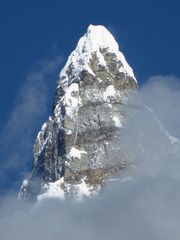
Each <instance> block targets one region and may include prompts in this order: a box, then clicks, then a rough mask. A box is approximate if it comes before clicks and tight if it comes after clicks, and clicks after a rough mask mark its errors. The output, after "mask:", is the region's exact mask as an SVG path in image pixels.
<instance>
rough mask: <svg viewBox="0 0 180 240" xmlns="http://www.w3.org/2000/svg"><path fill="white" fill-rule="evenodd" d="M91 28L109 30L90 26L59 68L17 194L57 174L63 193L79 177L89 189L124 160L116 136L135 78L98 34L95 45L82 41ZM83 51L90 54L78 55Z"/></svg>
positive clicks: (29, 192)
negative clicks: (27, 172) (52, 100)
mask: <svg viewBox="0 0 180 240" xmlns="http://www.w3.org/2000/svg"><path fill="white" fill-rule="evenodd" d="M102 29H103V30H102ZM94 30H96V31H97V32H98V31H106V32H107V33H106V34H109V35H110V33H109V32H108V31H107V30H106V29H105V28H104V27H102V26H97V27H94V26H90V27H89V29H88V32H87V34H86V35H85V36H84V37H83V38H84V39H83V38H82V39H81V40H80V42H79V43H78V46H79V47H78V46H77V48H76V50H75V51H74V52H73V53H72V54H71V56H70V58H69V60H68V62H67V64H66V66H65V68H64V69H63V70H62V72H61V74H60V80H59V83H58V86H57V89H56V95H55V103H54V108H53V113H52V115H51V116H50V117H49V119H48V121H47V122H46V123H45V124H44V125H43V126H42V129H41V131H40V132H39V134H38V136H37V139H36V142H35V145H34V163H33V169H32V174H31V176H30V178H29V179H28V181H25V183H24V184H23V185H22V187H21V191H20V194H19V196H20V198H36V197H37V196H38V195H39V194H43V193H44V194H46V192H47V191H48V189H49V183H50V182H56V181H59V179H63V180H62V181H61V184H60V185H58V187H59V188H60V191H63V193H64V194H65V195H68V194H75V193H77V191H78V190H77V189H76V185H77V186H78V184H81V183H82V181H84V183H85V184H86V188H87V189H88V191H89V192H93V190H96V189H98V188H99V186H101V185H102V184H103V182H104V179H105V178H107V177H109V176H111V175H114V174H115V173H117V171H119V170H120V169H121V168H123V167H124V166H125V165H126V161H127V157H126V155H125V154H124V153H123V152H122V151H121V149H120V146H119V141H120V136H121V128H122V126H123V124H124V122H125V121H126V119H127V117H128V114H129V112H130V108H129V107H128V104H127V99H128V98H129V96H130V95H131V94H132V93H133V92H134V91H135V90H136V88H137V82H136V79H135V77H134V75H132V73H129V72H128V71H127V69H126V68H125V67H124V61H125V59H124V56H123V55H122V58H121V56H119V55H118V54H116V51H113V50H112V49H111V48H110V47H109V46H108V44H107V46H106V47H104V45H103V44H102V45H103V46H101V41H100V40H101V39H99V40H97V39H95V40H96V41H99V42H98V49H97V50H93V51H91V50H89V49H88V48H87V47H86V44H87V42H88V41H90V40H88V37H89V38H90V39H91V41H93V40H92V39H93V36H90V35H92V32H93V31H94ZM110 36H111V35H110ZM111 37H112V36H111ZM94 38H95V37H94ZM83 40H84V42H83ZM114 41H115V40H114ZM115 43H116V42H115ZM83 44H84V45H83ZM89 44H90V45H91V44H94V43H91V42H90V43H89ZM116 44H117V43H116ZM81 45H83V46H84V48H83V47H82V49H83V50H82V49H81ZM89 51H91V52H90V53H89ZM77 52H78V54H77ZM86 52H87V54H89V55H90V57H89V58H87V57H86V55H87V54H86V55H85V57H83V54H85V53H86ZM120 54H122V53H120ZM74 55H77V56H78V57H77V58H76V59H75V60H74V59H73V56H74ZM81 56H82V57H81ZM102 59H103V60H102ZM81 62H82V63H81ZM126 64H127V63H126ZM127 65H128V64H127ZM83 66H85V67H83ZM128 67H129V66H128ZM129 68H130V67H129ZM57 191H58V190H57ZM85 195H86V194H85ZM63 196H64V195H63Z"/></svg>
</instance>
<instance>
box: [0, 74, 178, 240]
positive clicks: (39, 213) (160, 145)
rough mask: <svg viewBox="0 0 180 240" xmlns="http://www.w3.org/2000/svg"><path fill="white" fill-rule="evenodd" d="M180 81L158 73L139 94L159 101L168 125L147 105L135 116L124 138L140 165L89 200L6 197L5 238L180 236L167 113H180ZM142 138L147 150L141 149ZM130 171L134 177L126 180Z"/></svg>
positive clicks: (0, 223) (0, 220)
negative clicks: (34, 201) (37, 201)
mask: <svg viewBox="0 0 180 240" xmlns="http://www.w3.org/2000/svg"><path fill="white" fill-rule="evenodd" d="M167 78H168V79H169V80H168V81H170V85H169V84H167ZM178 81H179V80H178V79H175V78H172V77H170V78H169V77H163V76H161V77H154V78H152V79H151V80H150V81H149V82H148V83H147V85H145V86H144V87H142V89H141V90H140V96H138V97H137V98H136V99H134V102H133V103H135V104H137V102H138V104H140V105H142V98H143V99H144V100H146V102H148V105H149V106H151V107H152V106H155V113H156V115H157V116H159V118H160V120H161V121H162V128H161V127H160V128H158V126H159V125H158V124H157V122H156V121H154V120H155V119H154V115H153V114H151V112H149V111H148V110H147V109H146V108H145V109H143V110H142V111H137V113H136V114H133V115H132V118H130V119H129V121H128V123H127V125H126V129H125V130H124V134H122V139H121V144H123V145H124V147H125V148H127V150H128V151H129V153H133V154H134V155H133V159H134V162H133V163H135V164H136V167H133V166H132V167H129V168H127V169H126V170H123V171H122V172H120V175H119V178H120V180H119V181H115V182H110V183H108V186H106V188H105V189H104V191H103V192H102V193H100V194H99V196H96V197H94V198H93V199H91V200H85V201H84V202H72V201H70V200H66V201H60V200H57V201H56V200H51V201H44V202H41V205H36V206H34V207H32V208H31V206H30V205H29V204H28V203H27V205H24V206H22V203H21V202H20V203H15V201H13V200H12V199H11V198H10V199H9V200H7V198H6V199H5V200H4V202H1V208H0V238H1V239H2V240H11V239H13V240H24V239H26V240H38V239H43V240H49V239H53V240H56V239H57V240H59V239H67V240H69V239H74V240H76V239H78V240H81V239H82V240H84V239H86V240H92V239H93V240H101V239H103V240H109V239H112V240H116V239H117V240H119V239H123V240H135V239H137V240H144V239H146V240H152V239H153V240H169V239H173V240H179V236H180V229H179V222H180V213H179V201H180V190H179V181H180V172H179V169H180V161H179V155H180V152H179V148H177V149H176V148H174V152H173V154H172V153H171V152H170V151H169V150H170V149H169V148H168V147H167V146H169V144H170V143H168V145H167V141H168V137H167V136H166V133H164V130H163V125H165V124H166V122H165V121H166V118H167V117H168V116H170V118H172V119H173V118H175V119H174V121H173V122H176V117H177V116H178V114H179V113H180V111H179V110H180V109H179V107H177V106H176V104H175V102H176V98H175V100H174V96H176V97H177V98H178V96H179V95H180V91H179V88H178V87H177V85H176V84H179V83H178ZM167 96H168V97H167ZM174 104H175V105H174ZM166 108H167V109H168V115H166V114H165V113H166V112H164V111H165V110H166ZM162 109H163V111H162ZM161 111H162V112H161ZM167 126H168V130H170V131H172V132H176V130H178V127H179V124H178V122H176V124H174V125H173V126H171V124H170V122H169V125H168V124H167ZM161 130H162V132H163V134H162V135H161V133H160V132H161ZM139 131H140V132H139ZM138 142H141V144H142V145H141V147H142V148H143V149H144V151H143V150H142V149H141V150H142V151H137V150H138V147H139V146H138V145H137V143H138ZM124 177H126V179H127V177H128V178H129V179H132V180H131V181H121V180H123V178H124Z"/></svg>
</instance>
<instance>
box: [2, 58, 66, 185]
mask: <svg viewBox="0 0 180 240" xmlns="http://www.w3.org/2000/svg"><path fill="white" fill-rule="evenodd" d="M61 62H62V58H61V56H55V57H53V58H51V59H48V60H43V61H40V62H39V63H38V64H37V65H36V66H35V68H34V69H33V70H32V71H30V72H29V74H28V75H27V78H26V80H25V82H24V84H23V85H22V88H21V89H20V92H19V93H18V95H17V99H16V103H15V106H14V109H13V111H12V113H11V115H10V118H9V120H8V122H7V124H6V126H5V128H4V130H3V132H2V133H1V135H0V142H1V146H0V150H1V170H0V180H1V183H2V180H3V181H7V180H8V178H9V177H8V174H11V177H13V174H16V173H15V172H17V171H18V172H21V171H24V170H25V168H26V165H27V163H29V162H30V159H31V158H32V146H33V141H34V137H35V132H36V131H37V127H39V125H40V121H42V119H43V118H45V116H46V115H47V109H48V100H49V99H50V97H49V93H50V90H51V88H52V87H53V88H54V86H55V84H54V82H55V81H56V78H57V77H58V71H57V70H59V67H60V64H61ZM55 74H56V75H55ZM52 82H53V84H52ZM35 129H36V131H35Z"/></svg>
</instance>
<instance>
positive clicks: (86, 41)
mask: <svg viewBox="0 0 180 240" xmlns="http://www.w3.org/2000/svg"><path fill="white" fill-rule="evenodd" d="M103 50H105V51H106V52H108V53H111V54H113V55H114V57H115V59H116V60H117V61H119V62H121V64H120V67H119V72H123V73H125V74H126V75H127V76H129V77H132V78H134V79H135V76H134V73H133V70H132V68H131V67H130V66H129V64H128V63H127V61H126V59H125V57H124V55H123V53H122V52H121V51H119V46H118V43H117V42H116V40H115V38H114V37H113V35H112V34H111V33H110V32H109V31H108V30H107V29H106V28H105V27H104V26H102V25H97V26H94V25H89V27H88V29H87V32H86V33H85V35H84V36H83V37H81V38H80V40H79V41H78V44H77V46H76V49H75V50H74V51H73V52H72V53H71V54H70V56H69V58H68V61H67V63H66V65H65V67H64V68H63V69H62V71H61V73H60V79H61V81H62V82H63V83H64V84H65V85H69V75H68V73H67V72H68V71H67V70H68V69H69V68H71V70H72V72H71V75H73V76H74V78H77V76H78V75H79V74H80V73H81V72H82V71H83V70H86V71H88V72H89V73H90V74H92V75H95V74H94V72H93V70H92V68H91V67H90V61H91V60H92V58H93V55H94V54H95V55H96V58H97V61H98V65H99V66H103V67H105V68H107V63H106V59H105V57H104V55H103V53H102V51H103ZM135 80H136V79H135ZM72 81H73V79H71V82H72Z"/></svg>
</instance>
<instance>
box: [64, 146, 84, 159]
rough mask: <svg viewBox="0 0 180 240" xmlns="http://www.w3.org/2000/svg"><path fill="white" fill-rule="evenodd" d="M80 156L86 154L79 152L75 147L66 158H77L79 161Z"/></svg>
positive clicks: (82, 151)
mask: <svg viewBox="0 0 180 240" xmlns="http://www.w3.org/2000/svg"><path fill="white" fill-rule="evenodd" d="M82 154H87V152H86V151H84V150H79V149H77V148H75V147H72V148H71V150H70V152H69V154H68V155H67V158H78V159H80V158H81V155H82Z"/></svg>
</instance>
